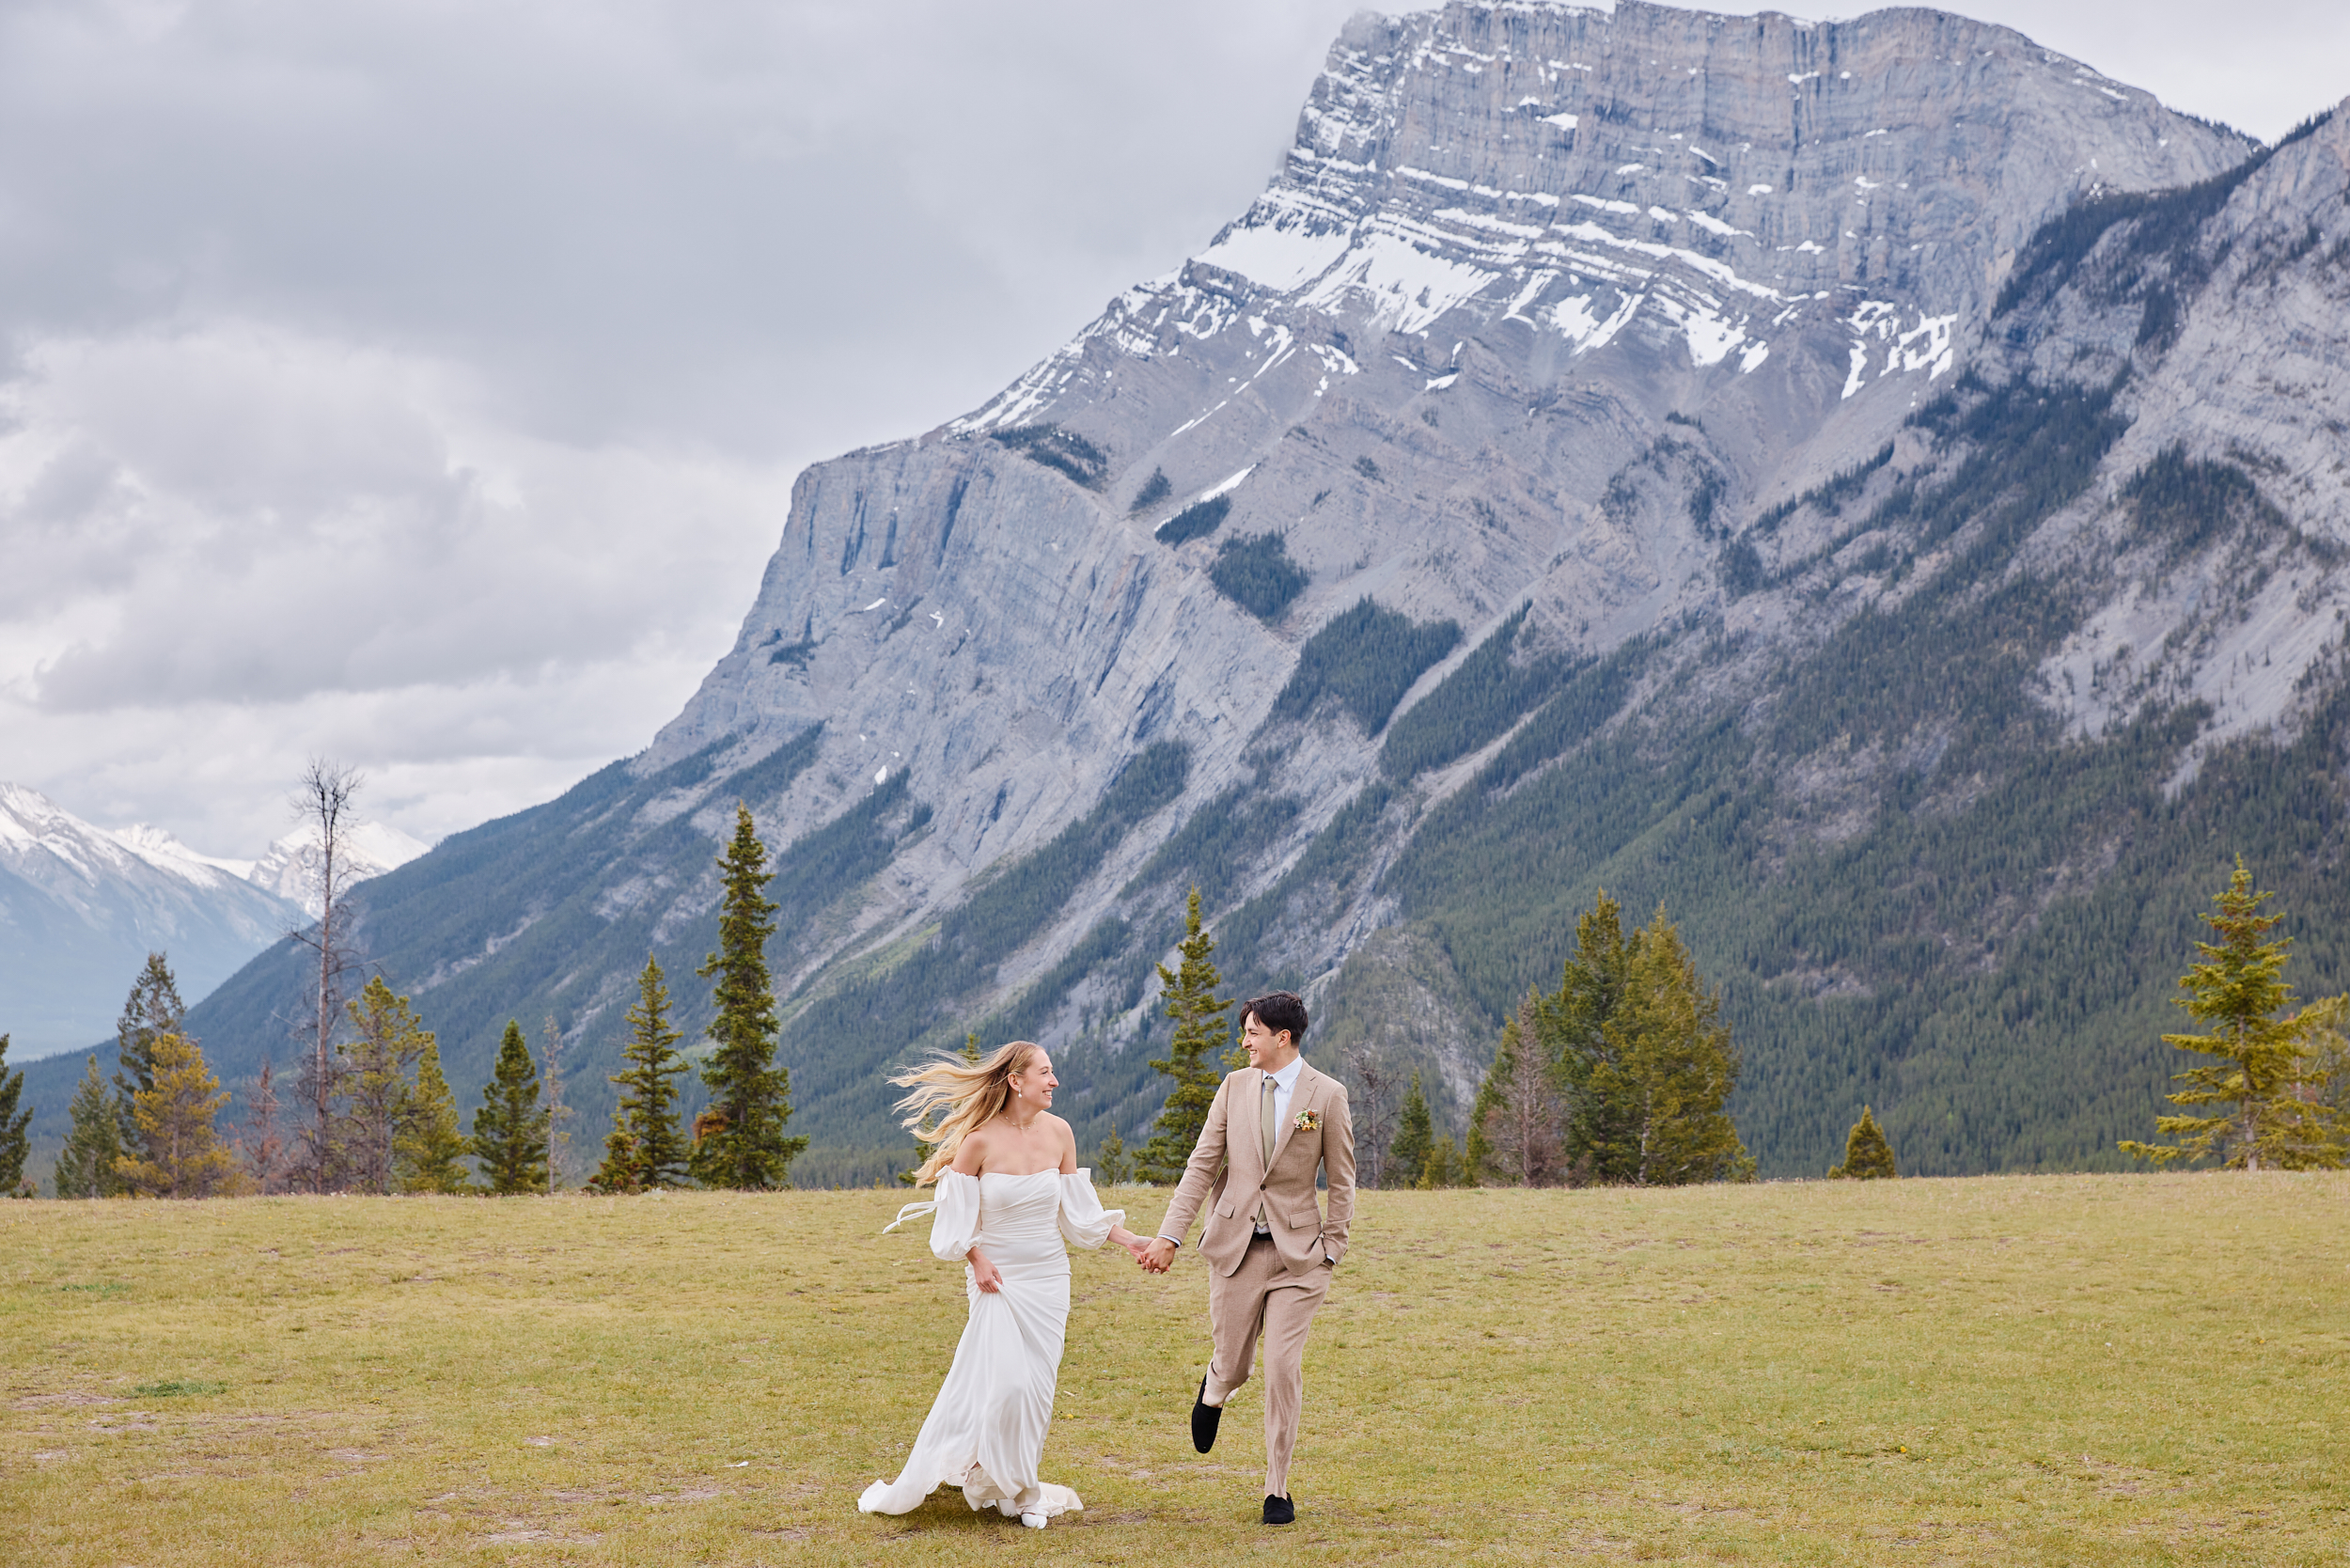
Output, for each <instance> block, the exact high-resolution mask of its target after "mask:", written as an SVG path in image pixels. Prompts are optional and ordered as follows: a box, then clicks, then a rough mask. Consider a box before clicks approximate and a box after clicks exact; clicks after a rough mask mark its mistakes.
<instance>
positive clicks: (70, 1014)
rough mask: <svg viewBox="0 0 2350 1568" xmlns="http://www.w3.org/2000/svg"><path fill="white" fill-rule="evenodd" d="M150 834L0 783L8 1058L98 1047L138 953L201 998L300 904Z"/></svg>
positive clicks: (0, 1000)
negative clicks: (163, 957) (155, 957)
mask: <svg viewBox="0 0 2350 1568" xmlns="http://www.w3.org/2000/svg"><path fill="white" fill-rule="evenodd" d="M245 870H246V868H245V867H244V866H243V865H242V864H240V863H238V862H235V861H225V860H218V859H214V858H211V857H210V856H207V855H198V854H196V852H195V851H194V850H191V849H189V848H188V847H187V846H186V845H185V844H182V843H181V842H180V840H179V839H175V838H173V837H172V836H171V835H170V834H168V833H165V832H164V831H163V830H162V829H161V828H155V827H148V826H138V827H132V828H126V829H123V830H122V831H120V832H118V833H110V832H108V831H106V830H105V829H104V828H101V827H95V826H92V825H91V824H90V823H86V822H84V821H82V820H81V819H80V818H78V817H76V816H73V815H72V814H71V813H70V812H68V811H66V810H65V809H63V808H60V807H59V806H57V805H56V804H55V802H54V801H51V800H49V799H48V798H47V797H46V796H43V795H40V794H38V793H36V792H33V791H31V790H27V789H24V787H22V786H21V785H15V784H0V1031H5V1032H7V1033H8V1035H9V1036H10V1037H11V1038H10V1043H9V1052H10V1059H11V1060H14V1061H18V1062H22V1061H24V1060H25V1059H26V1058H31V1057H36V1056H46V1055H50V1054H53V1053H55V1052H60V1051H71V1050H74V1049H76V1048H77V1047H83V1046H87V1045H90V1044H92V1043H95V1042H97V1041H100V1040H104V1039H109V1038H111V1037H112V1036H113V1034H114V1027H115V1015H116V1014H117V1013H118V1012H119V1011H121V1009H122V999H123V997H124V996H125V995H127V994H128V993H129V991H130V989H131V982H132V981H133V980H135V979H136V978H137V976H138V972H139V967H140V965H141V964H144V963H146V961H147V955H148V953H149V952H150V951H155V950H163V951H166V952H168V953H169V954H170V955H171V961H172V965H173V968H174V969H175V971H176V972H177V974H178V977H179V980H180V993H181V995H182V996H202V995H204V994H205V993H206V992H208V991H210V990H211V989H212V987H213V986H215V985H217V984H219V983H220V982H221V981H222V980H226V979H227V978H228V976H230V975H232V974H234V973H235V972H236V971H237V970H238V969H239V968H241V967H243V964H245V962H246V961H247V960H248V959H250V958H252V957H253V955H254V954H256V953H258V952H259V951H260V950H261V949H264V948H266V947H268V946H269V945H270V944H271V943H272V942H274V941H275V940H277V939H278V938H279V937H281V936H283V935H285V933H286V932H287V930H288V929H289V928H290V927H291V926H292V925H294V924H295V923H297V922H298V921H299V920H300V918H301V912H300V910H299V909H298V908H297V907H296V906H294V905H293V904H291V903H290V902H287V901H285V900H283V899H281V898H279V897H278V896H277V895H276V894H275V893H274V892H272V891H269V890H267V889H265V888H263V887H261V886H256V885H255V884H254V883H253V882H251V881H249V880H247V878H246V876H245Z"/></svg>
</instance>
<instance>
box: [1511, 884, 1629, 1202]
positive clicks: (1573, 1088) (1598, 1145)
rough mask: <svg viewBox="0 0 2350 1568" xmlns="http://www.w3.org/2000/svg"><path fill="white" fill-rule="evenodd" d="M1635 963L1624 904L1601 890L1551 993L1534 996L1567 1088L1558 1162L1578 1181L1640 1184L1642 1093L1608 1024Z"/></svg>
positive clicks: (1542, 1036)
mask: <svg viewBox="0 0 2350 1568" xmlns="http://www.w3.org/2000/svg"><path fill="white" fill-rule="evenodd" d="M1631 965H1632V951H1631V947H1630V945H1629V944H1628V943H1627V942H1626V941H1625V940H1624V934H1623V919H1622V905H1620V904H1618V903H1617V902H1616V901H1615V900H1613V899H1611V898H1609V897H1608V896H1607V891H1606V888H1602V889H1600V892H1599V896H1598V898H1597V899H1596V900H1595V901H1594V902H1593V903H1592V905H1591V909H1590V914H1588V915H1585V916H1582V917H1580V918H1578V919H1577V920H1576V921H1575V953H1574V955H1573V956H1572V957H1570V958H1569V959H1568V960H1567V962H1566V964H1565V966H1564V968H1563V969H1562V971H1561V972H1560V975H1559V990H1558V992H1557V994H1556V995H1553V996H1540V995H1538V996H1535V997H1533V998H1532V1005H1531V1008H1530V1010H1529V1011H1528V1016H1529V1019H1530V1025H1531V1027H1532V1029H1533V1031H1534V1033H1535V1035H1536V1037H1537V1039H1538V1041H1539V1049H1540V1053H1541V1055H1542V1056H1543V1058H1545V1065H1546V1066H1548V1067H1549V1068H1550V1070H1551V1072H1552V1074H1554V1075H1555V1077H1556V1079H1557V1081H1558V1083H1559V1088H1560V1090H1562V1091H1563V1092H1562V1098H1563V1100H1564V1104H1565V1109H1564V1118H1563V1120H1564V1125H1563V1126H1562V1128H1561V1132H1560V1158H1561V1160H1562V1161H1563V1162H1564V1164H1565V1165H1566V1167H1567V1168H1568V1169H1569V1170H1570V1171H1571V1172H1572V1173H1573V1179H1574V1180H1575V1181H1577V1182H1601V1183H1620V1182H1631V1181H1634V1180H1637V1174H1638V1170H1639V1132H1638V1127H1637V1121H1638V1117H1637V1093H1635V1092H1634V1089H1633V1084H1632V1080H1631V1076H1630V1074H1629V1072H1628V1070H1627V1068H1626V1065H1625V1063H1624V1062H1623V1061H1622V1059H1621V1052H1620V1050H1619V1042H1618V1041H1617V1040H1615V1039H1613V1038H1611V1037H1610V1036H1609V1035H1608V1033H1607V1023H1608V1020H1609V1019H1611V1018H1613V1017H1614V1016H1615V1015H1616V1012H1617V1011H1618V1009H1619V1008H1620V1007H1622V1002H1623V996H1624V988H1625V985H1626V983H1627V977H1628V974H1629V971H1630V969H1631Z"/></svg>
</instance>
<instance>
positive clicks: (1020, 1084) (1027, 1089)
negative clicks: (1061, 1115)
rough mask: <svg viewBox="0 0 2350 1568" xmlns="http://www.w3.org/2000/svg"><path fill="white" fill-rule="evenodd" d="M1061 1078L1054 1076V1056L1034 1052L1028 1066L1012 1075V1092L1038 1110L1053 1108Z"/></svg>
mask: <svg viewBox="0 0 2350 1568" xmlns="http://www.w3.org/2000/svg"><path fill="white" fill-rule="evenodd" d="M1059 1087H1060V1080H1059V1079H1058V1078H1056V1077H1055V1076H1053V1058H1051V1057H1048V1056H1046V1055H1045V1054H1044V1053H1043V1052H1042V1051H1038V1052H1035V1053H1034V1054H1032V1055H1031V1056H1030V1057H1029V1058H1028V1060H1027V1063H1026V1066H1024V1067H1022V1068H1021V1069H1020V1071H1019V1072H1017V1073H1014V1074H1012V1075H1011V1092H1012V1094H1013V1095H1014V1096H1015V1097H1016V1098H1018V1099H1019V1100H1020V1101H1021V1102H1023V1103H1024V1104H1026V1105H1034V1106H1035V1107H1036V1108H1037V1109H1038V1110H1051V1109H1052V1108H1053V1090H1057V1089H1058V1088H1059Z"/></svg>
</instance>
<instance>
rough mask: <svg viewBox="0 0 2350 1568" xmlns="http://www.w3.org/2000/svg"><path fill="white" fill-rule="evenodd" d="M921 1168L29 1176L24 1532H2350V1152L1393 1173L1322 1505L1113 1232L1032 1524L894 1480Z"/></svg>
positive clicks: (926, 1366)
mask: <svg viewBox="0 0 2350 1568" xmlns="http://www.w3.org/2000/svg"><path fill="white" fill-rule="evenodd" d="M902 1196H903V1195H902V1194H901V1193H897V1192H890V1193H827V1194H819V1193H799V1194H788V1195H780V1196H776V1197H768V1198H738V1197H730V1196H724V1195H714V1194H700V1195H679V1196H671V1197H667V1198H664V1199H658V1200H653V1199H637V1200H623V1201H596V1200H586V1199H570V1198H567V1199H561V1200H554V1201H545V1200H511V1201H506V1202H487V1201H479V1200H415V1199H412V1200H247V1201H239V1202H215V1203H205V1204H191V1205H171V1204H137V1205H133V1204H123V1203H116V1204H90V1203H10V1204H0V1329H4V1333H0V1341H4V1342H5V1343H6V1345H7V1347H8V1355H7V1358H6V1359H7V1370H6V1388H5V1390H4V1391H0V1476H4V1477H5V1479H4V1480H0V1560H5V1561H7V1562H9V1563H19V1562H22V1563H28V1564H44V1565H46V1564H57V1565H60V1568H71V1565H77V1564H92V1565H104V1568H115V1565H118V1564H123V1563H137V1564H141V1565H143V1568H165V1565H169V1564H179V1563H206V1564H210V1563H244V1562H250V1563H256V1564H261V1563H267V1564H273V1565H274V1564H281V1563H294V1562H298V1563H305V1564H340V1563H361V1562H366V1563H374V1562H382V1561H387V1560H390V1561H426V1562H442V1561H468V1562H470V1561H488V1562H506V1561H513V1562H577V1563H656V1562H658V1563H665V1564H666V1563H685V1562H711V1563H754V1562H769V1563H782V1562H855V1563H867V1562H872V1563H897V1562H905V1563H922V1564H930V1563H934V1562H937V1561H939V1560H942V1559H944V1558H948V1557H960V1556H965V1555H973V1554H977V1555H981V1556H985V1557H989V1558H991V1559H992V1558H993V1557H994V1556H995V1554H997V1553H1002V1554H1005V1556H1006V1559H1007V1560H1010V1559H1011V1558H1012V1557H1014V1556H1016V1557H1017V1558H1019V1559H1020V1560H1037V1561H1077V1562H1110V1563H1136V1564H1150V1563H1167V1564H1175V1563H1183V1564H1186V1565H1189V1564H1196V1563H1200V1562H1225V1561H1247V1560H1260V1559H1262V1560H1271V1559H1273V1558H1274V1557H1275V1556H1277V1555H1278V1556H1279V1557H1281V1558H1283V1559H1291V1558H1303V1559H1305V1560H1308V1561H1327V1562H1346V1563H1355V1562H1362V1561H1365V1560H1373V1559H1380V1560H1388V1561H1393V1562H1399V1563H1402V1562H1434V1561H1445V1562H1449V1561H1455V1560H1469V1561H1505V1562H1514V1561H1534V1560H1552V1559H1557V1558H1580V1559H1587V1560H1599V1561H1620V1560H1652V1561H1693V1562H1715V1561H1728V1562H1758V1563H1763V1562H1767V1563H1780V1562H1787V1563H1856V1564H1857V1563H1870V1564H1877V1563H1888V1562H1890V1563H1913V1562H1914V1563H1956V1562H1968V1563H1971V1562H1982V1563H2001V1564H2008V1563H2049V1564H2095V1563H2117V1564H2118V1563H2123V1562H2127V1563H2131V1564H2141V1563H2164V1562H2198V1563H2204V1562H2209V1563H2221V1562H2226V1563H2247V1564H2259V1565H2262V1568H2277V1565H2284V1564H2299V1563H2339V1562H2344V1561H2350V1544H2345V1541H2346V1540H2350V1483H2346V1482H2345V1481H2344V1477H2345V1476H2350V1437H2346V1436H2345V1432H2344V1426H2343V1414H2344V1410H2345V1407H2346V1403H2350V1402H2346V1401H2345V1394H2350V1306H2346V1305H2345V1303H2350V1178H2344V1177H2340V1176H2301V1177H2293V1176H2264V1177H2249V1178H2247V1177H2241V1176H2236V1177H2217V1176H2194V1177H2168V1178H2164V1177H2068V1178H2008V1179H1998V1180H1980V1181H1956V1182H1922V1181H1904V1182H1901V1183H1898V1184H1894V1183H1875V1184H1841V1183H1837V1184H1816V1183H1815V1184H1787V1185H1777V1184H1774V1185H1764V1186H1749V1187H1713V1188H1705V1189H1700V1190H1695V1191H1683V1192H1653V1193H1651V1192H1625V1191H1607V1192H1585V1193H1535V1194H1528V1193H1514V1192H1496V1193H1476V1192H1465V1193H1447V1194H1430V1195H1419V1194H1390V1193H1374V1194H1371V1195H1370V1196H1369V1198H1368V1200H1367V1201H1366V1202H1365V1204H1364V1208H1365V1214H1364V1217H1363V1220H1362V1223H1361V1227H1360V1230H1359V1232H1358V1235H1359V1240H1358V1242H1357V1245H1356V1247H1355V1253H1354V1255H1353V1257H1352V1258H1351V1259H1350V1260H1349V1262H1348V1264H1347V1266H1346V1267H1345V1268H1344V1269H1343V1270H1342V1271H1341V1272H1340V1279H1339V1282H1338V1285H1337V1287H1336V1289H1335V1290H1334V1291H1333V1293H1332V1294H1331V1298H1330V1302H1329V1304H1328V1306H1327V1307H1326V1308H1325V1309H1324V1311H1323V1314H1322V1317H1321V1319H1320V1320H1319V1322H1318V1323H1317V1324H1316V1325H1315V1331H1314V1340H1313V1343H1312V1346H1311V1349H1310V1351H1309V1356H1308V1374H1307V1375H1308V1388H1307V1412H1306V1428H1305V1441H1304V1444H1303V1447H1302V1449H1301V1451H1300V1454H1299V1457H1298V1465H1297V1470H1296V1473H1295V1477H1294V1491H1295V1492H1296V1495H1297V1497H1298V1502H1299V1510H1300V1518H1299V1523H1298V1525H1297V1526H1296V1527H1295V1528H1294V1529H1290V1530H1286V1531H1267V1530H1265V1529H1262V1528H1261V1526H1259V1525H1258V1524H1257V1523H1256V1511H1257V1482H1258V1479H1259V1474H1260V1469H1259V1467H1260V1466H1261V1463H1262V1450H1261V1439H1260V1437H1259V1429H1258V1424H1257V1423H1258V1416H1259V1411H1260V1409H1261V1406H1260V1405H1259V1404H1258V1403H1256V1399H1255V1396H1254V1393H1253V1392H1250V1393H1244V1394H1242V1395H1241V1396H1239V1397H1238V1398H1237V1399H1236V1401H1235V1403H1234V1409H1233V1414H1232V1418H1231V1419H1230V1420H1229V1421H1228V1422H1227V1431H1226V1436H1225V1441H1224V1444H1223V1445H1222V1446H1221V1447H1220V1448H1219V1450H1217V1452H1216V1453H1215V1454H1214V1456H1213V1457H1212V1458H1209V1459H1202V1458H1200V1457H1199V1456H1198V1455H1196V1454H1194V1453H1193V1452H1192V1451H1191V1448H1190V1444H1189V1441H1188V1438H1187V1436H1186V1433H1185V1428H1184V1411H1185V1409H1186V1408H1187V1406H1188V1403H1189V1398H1190V1392H1191V1388H1192V1386H1193V1384H1194V1382H1195V1381H1196V1379H1197V1377H1198V1372H1199V1366H1200V1364H1201V1361H1202V1358H1203V1356H1204V1354H1205V1309H1204V1301H1205V1288H1204V1284H1203V1282H1202V1279H1201V1277H1200V1275H1199V1265H1198V1263H1197V1262H1196V1260H1187V1261H1186V1262H1185V1263H1184V1264H1183V1266H1181V1267H1179V1268H1178V1270H1177V1271H1176V1272H1175V1273H1174V1274H1173V1275H1172V1276H1171V1277H1169V1278H1167V1279H1164V1280H1162V1279H1155V1278H1147V1277H1144V1276H1142V1275H1140V1274H1139V1273H1138V1272H1136V1270H1135V1269H1134V1268H1133V1267H1132V1266H1131V1265H1130V1264H1128V1263H1126V1262H1125V1260H1124V1258H1123V1256H1122V1255H1116V1254H1113V1255H1111V1256H1108V1257H1104V1256H1098V1255H1081V1256H1080V1257H1079V1258H1078V1260H1077V1263H1076V1268H1077V1275H1076V1290H1075V1297H1076V1306H1075V1309H1074V1313H1073V1322H1072V1324H1071V1333H1070V1347H1071V1349H1070V1357H1069V1361H1068V1364H1067V1365H1066V1366H1065V1367H1064V1368H1063V1371H1062V1382H1061V1400H1060V1406H1059V1415H1060V1419H1059V1420H1058V1422H1057V1423H1056V1426H1055V1428H1054V1432H1053V1436H1052V1439H1051V1442H1050V1443H1049V1445H1048V1446H1047V1448H1046V1450H1045V1460H1046V1464H1045V1474H1046V1476H1047V1477H1048V1478H1049V1479H1053V1480H1058V1481H1062V1482H1068V1483H1070V1484H1072V1485H1074V1486H1075V1487H1076V1488H1077V1489H1078V1491H1079V1492H1080V1493H1081V1494H1083V1496H1084V1497H1085V1499H1086V1503H1087V1507H1086V1511H1085V1512H1084V1513H1082V1514H1078V1515H1073V1516H1071V1517H1070V1518H1068V1519H1065V1520H1062V1521H1060V1522H1058V1523H1057V1524H1056V1525H1055V1526H1054V1527H1053V1528H1052V1529H1048V1530H1046V1531H1044V1532H1043V1533H1042V1535H1034V1534H1031V1533H1030V1532H1026V1531H1023V1530H1021V1529H1018V1528H1017V1527H1016V1526H1013V1525H1011V1524H1009V1523H1008V1522H1005V1521H1002V1520H999V1519H997V1518H996V1517H995V1516H994V1515H993V1514H989V1515H986V1516H983V1517H979V1516H974V1515H972V1514H971V1513H969V1512H968V1511H967V1510H965V1509H964V1507H963V1505H962V1502H961V1500H960V1498H958V1497H951V1495H947V1494H942V1495H940V1496H939V1497H933V1498H932V1501H931V1502H930V1503H929V1504H928V1505H926V1506H925V1507H924V1508H923V1509H921V1510H919V1511H918V1512H917V1513H914V1514H912V1515H909V1516H908V1517H906V1518H904V1519H899V1520H878V1519H870V1518H866V1517H862V1516H860V1515H858V1514H857V1513H855V1512H854V1497H855V1495H856V1493H857V1491H858V1489H859V1488H860V1487H862V1486H863V1485H864V1484H865V1483H866V1482H869V1481H870V1480H872V1479H873V1478H874V1477H876V1476H880V1475H883V1474H886V1473H894V1471H895V1470H896V1468H897V1466H898V1463H899V1460H900V1457H901V1455H902V1453H903V1451H904V1449H905V1446H906V1444H907V1443H908V1442H909V1441H910V1439H911V1438H912V1437H913V1435H914V1432H915V1429H916V1428H917V1425H918V1424H919V1423H920V1420H921V1418H922V1414H923V1412H924V1410H925V1409H926V1408H927V1406H928V1403H929V1401H930V1398H931V1395H932V1392H933V1391H934V1389H935V1388H936V1385H937V1380H938V1377H939V1374H940V1373H941V1372H942V1371H943V1370H944V1369H945V1367H946V1364H947V1361H948V1356H950V1354H951V1351H952V1347H953V1343H954V1340H955V1336H956V1335H957V1333H958V1332H959V1331H960V1328H961V1322H962V1318H963V1301H962V1288H961V1278H960V1271H957V1270H952V1269H949V1268H948V1267H945V1266H943V1265H941V1264H938V1263H937V1262H933V1261H932V1259H931V1257H930V1255H929V1252H928V1251H927V1249H926V1248H924V1247H923V1246H922V1245H921V1241H920V1239H919V1238H918V1237H908V1236H906V1235H904V1234H902V1233H901V1234H900V1235H897V1236H891V1237H886V1238H884V1237H881V1236H878V1235H876V1234H875V1232H876V1231H878V1230H879V1228H880V1226H881V1225H882V1223H883V1222H884V1221H885V1220H886V1219H887V1218H888V1217H889V1215H890V1214H891V1212H892V1211H893V1209H894V1207H895V1205H896V1204H897V1203H898V1202H899V1201H900V1200H901V1197H902ZM1126 1201H1127V1202H1128V1204H1129V1205H1130V1207H1132V1208H1133V1209H1134V1210H1135V1211H1136V1218H1137V1219H1138V1220H1140V1219H1149V1218H1151V1217H1153V1216H1154V1215H1156V1213H1157V1211H1158V1207H1159V1203H1160V1197H1159V1195H1157V1194H1152V1193H1146V1192H1130V1193H1129V1194H1127V1196H1126Z"/></svg>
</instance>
